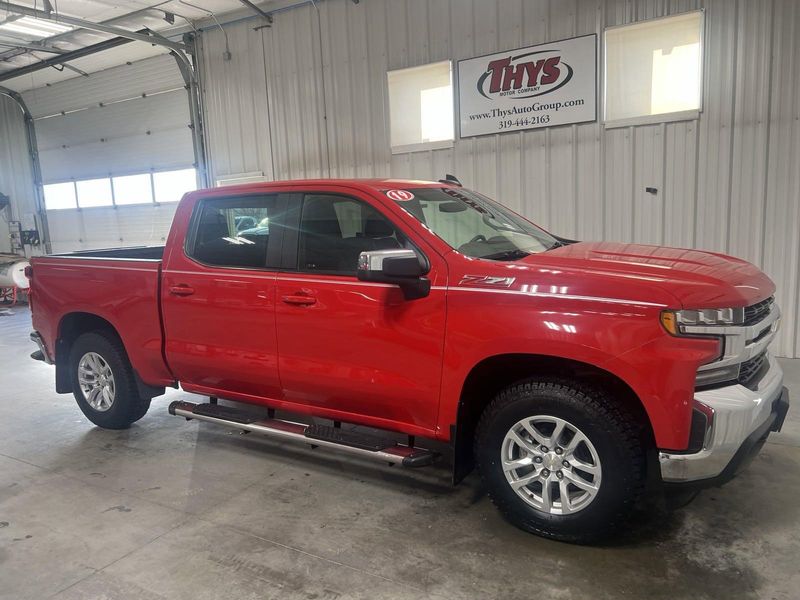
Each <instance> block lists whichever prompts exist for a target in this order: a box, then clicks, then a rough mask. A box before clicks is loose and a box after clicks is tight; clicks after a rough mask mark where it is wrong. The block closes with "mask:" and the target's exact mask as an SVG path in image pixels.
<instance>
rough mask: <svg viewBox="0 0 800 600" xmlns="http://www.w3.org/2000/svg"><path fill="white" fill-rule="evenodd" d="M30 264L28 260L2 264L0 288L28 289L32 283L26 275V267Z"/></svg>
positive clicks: (0, 267) (0, 266)
mask: <svg viewBox="0 0 800 600" xmlns="http://www.w3.org/2000/svg"><path fill="white" fill-rule="evenodd" d="M30 264H31V263H29V262H28V261H27V260H18V261H16V262H12V263H5V264H0V288H9V287H16V288H20V289H23V290H27V289H28V288H29V287H30V285H31V284H30V281H28V278H27V277H26V276H25V267H29V266H30Z"/></svg>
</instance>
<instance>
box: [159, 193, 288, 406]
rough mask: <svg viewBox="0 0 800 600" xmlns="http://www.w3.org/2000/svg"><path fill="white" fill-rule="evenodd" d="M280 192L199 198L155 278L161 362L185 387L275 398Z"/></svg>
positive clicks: (282, 198) (277, 394)
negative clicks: (182, 238)
mask: <svg viewBox="0 0 800 600" xmlns="http://www.w3.org/2000/svg"><path fill="white" fill-rule="evenodd" d="M286 198H287V196H283V195H277V194H272V195H264V194H259V195H248V196H239V197H209V198H204V199H201V200H200V201H199V202H198V204H197V205H196V207H195V209H194V213H193V215H192V219H191V224H190V227H189V231H188V232H187V241H186V246H185V248H184V249H183V251H181V249H179V248H173V251H172V253H171V254H170V256H169V257H168V258H167V261H166V264H165V267H164V272H163V277H162V290H161V294H162V306H163V313H164V314H163V317H164V329H165V339H166V355H167V361H168V363H169V365H170V368H171V369H172V371H173V373H174V375H175V376H176V377H177V378H178V380H180V382H181V384H182V385H183V387H184V388H185V389H187V390H189V391H199V392H205V393H211V392H210V391H211V390H217V391H219V394H220V395H222V396H225V395H226V394H228V395H229V396H231V397H233V398H234V399H236V398H237V397H238V395H241V396H245V397H247V399H251V400H256V401H257V400H258V399H260V398H279V397H280V393H281V392H280V383H279V379H278V364H277V340H276V336H275V283H276V282H275V277H276V265H277V263H278V261H279V259H280V237H281V230H280V228H279V226H278V224H279V223H278V222H279V220H280V216H281V213H282V210H281V208H282V205H285V203H286Z"/></svg>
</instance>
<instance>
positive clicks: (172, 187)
mask: <svg viewBox="0 0 800 600" xmlns="http://www.w3.org/2000/svg"><path fill="white" fill-rule="evenodd" d="M153 186H154V188H155V191H156V202H177V201H178V200H180V199H181V198H182V197H183V195H184V194H185V193H186V192H191V191H194V190H196V189H197V173H196V172H195V170H194V169H181V170H180V171H163V172H161V173H153Z"/></svg>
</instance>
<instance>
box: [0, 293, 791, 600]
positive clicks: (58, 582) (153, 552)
mask: <svg viewBox="0 0 800 600" xmlns="http://www.w3.org/2000/svg"><path fill="white" fill-rule="evenodd" d="M13 312H14V314H13V315H12V316H0V389H2V390H3V397H2V400H0V598H3V599H6V598H8V599H14V600H22V599H25V598H31V599H36V600H41V599H44V598H58V599H60V600H67V599H87V598H96V599H101V598H102V599H113V600H118V599H128V598H136V599H144V600H150V599H157V598H159V599H163V598H170V599H171V598H186V599H191V600H201V599H206V598H226V599H238V598H259V599H261V598H280V599H287V598H304V599H309V600H310V599H319V600H333V599H336V598H365V599H370V600H377V599H381V598H481V599H483V598H521V597H531V598H532V597H535V598H537V599H551V598H552V599H559V600H566V599H570V598H581V599H582V598H593V599H603V598H623V597H625V598H634V599H640V598H649V599H653V600H655V599H658V598H665V599H667V598H668V599H670V600H676V599H679V598H692V599H693V600H701V599H705V598H725V599H726V600H730V599H734V598H753V599H776V600H777V599H781V600H782V599H797V598H799V597H800V592H799V591H798V590H800V569H798V561H799V560H800V518H799V517H800V502H799V501H798V498H800V410H797V408H796V407H795V409H794V411H793V412H790V413H789V420H788V421H787V424H786V426H785V428H784V432H783V433H781V434H780V435H774V436H773V437H771V438H770V441H769V443H768V444H767V445H766V447H765V449H764V450H763V452H762V453H761V455H760V456H759V457H758V458H757V459H756V460H755V461H754V463H753V464H752V465H751V467H750V469H749V470H748V471H747V472H745V473H743V474H742V475H741V476H740V477H739V478H737V479H736V480H734V481H733V482H731V483H730V484H728V485H727V486H725V487H724V488H722V489H715V490H711V491H707V492H705V493H703V494H702V495H701V496H700V497H699V498H697V499H696V500H695V501H694V502H693V503H691V504H690V505H689V506H687V507H685V508H682V509H680V510H677V511H672V512H666V511H663V510H657V511H656V512H655V513H654V514H652V515H651V516H650V517H649V518H648V519H644V520H643V521H642V522H640V523H637V524H636V525H635V526H632V528H631V532H630V533H629V534H627V535H626V536H624V537H623V539H621V540H618V541H616V542H614V543H611V544H608V545H605V546H603V547H578V546H571V545H567V544H561V543H557V542H550V541H546V540H543V539H540V538H537V537H534V536H532V535H529V534H526V533H523V532H521V531H518V530H517V529H515V528H513V527H512V526H510V525H508V524H506V523H505V522H504V521H503V520H502V519H501V518H500V516H499V515H498V513H497V512H496V511H495V510H494V508H493V507H492V506H491V504H490V503H489V502H488V500H487V499H486V498H485V496H484V494H483V491H482V490H481V489H480V485H479V482H478V480H477V478H476V477H475V476H474V475H472V476H470V477H469V479H468V480H467V481H466V482H465V483H464V484H462V485H461V486H459V487H457V488H452V487H451V486H449V485H448V473H447V468H446V466H440V467H435V468H431V469H423V470H419V471H414V472H410V471H406V470H400V469H397V468H389V467H384V466H380V465H376V464H374V463H364V462H360V461H359V460H357V459H350V458H343V457H342V456H341V455H339V454H323V453H321V452H320V451H313V450H310V449H306V448H305V447H298V446H294V445H281V444H277V443H274V442H272V441H269V440H266V439H264V438H258V437H256V436H252V435H251V436H242V435H238V434H236V433H231V432H230V431H229V430H227V429H225V428H221V427H217V426H214V425H210V424H201V423H198V422H196V421H192V422H186V421H184V420H181V419H179V418H176V417H172V416H169V415H168V413H167V405H168V404H169V402H171V401H172V400H175V399H179V398H185V399H188V400H193V399H195V398H196V397H193V396H190V395H189V394H185V393H183V392H178V391H172V392H170V393H169V394H168V395H167V396H166V397H163V398H159V399H157V400H155V401H154V402H153V406H152V408H151V409H150V413H149V414H148V415H147V416H146V417H145V418H144V419H143V420H142V421H140V422H139V423H137V424H136V425H134V427H132V428H131V429H129V430H127V431H119V432H115V431H104V430H101V429H97V428H95V427H93V426H92V425H91V424H90V423H89V422H88V421H87V420H86V419H85V418H84V417H83V415H82V414H81V413H80V411H79V410H78V408H77V406H76V405H75V402H74V400H73V399H72V397H71V396H61V395H57V394H55V393H54V391H53V370H52V368H51V367H49V366H47V365H44V364H42V363H36V362H34V361H32V360H30V359H29V358H28V355H29V353H30V352H31V351H33V350H34V348H33V346H32V344H31V343H30V342H29V341H28V333H29V330H30V314H29V312H28V310H27V308H24V307H23V308H14V309H13ZM782 363H783V365H784V368H785V369H786V371H787V379H788V385H789V386H790V388H791V389H792V390H793V395H794V397H795V398H797V397H800V361H798V360H795V361H789V360H784V361H782Z"/></svg>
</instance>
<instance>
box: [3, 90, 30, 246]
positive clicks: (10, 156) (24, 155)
mask: <svg viewBox="0 0 800 600" xmlns="http://www.w3.org/2000/svg"><path fill="white" fill-rule="evenodd" d="M33 190H34V187H33V172H32V169H31V160H30V156H29V155H28V142H27V138H26V135H25V121H24V120H23V116H22V110H21V109H20V107H19V105H18V104H17V103H16V102H15V101H14V100H12V99H11V98H9V97H8V96H4V95H2V94H0V193H3V194H5V195H6V196H8V197H9V198H11V213H10V214H9V209H5V211H1V212H0V215H2V216H0V252H9V251H10V250H11V244H10V242H9V239H8V223H6V219H9V220H16V221H21V220H23V218H24V216H25V215H26V214H34V213H35V212H36V199H35V197H34V192H33ZM3 217H5V218H3Z"/></svg>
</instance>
